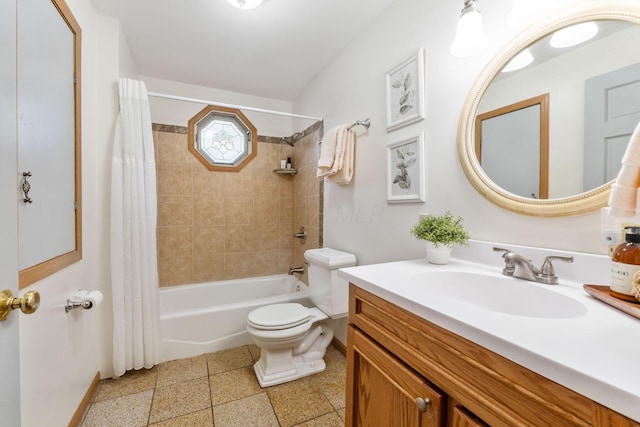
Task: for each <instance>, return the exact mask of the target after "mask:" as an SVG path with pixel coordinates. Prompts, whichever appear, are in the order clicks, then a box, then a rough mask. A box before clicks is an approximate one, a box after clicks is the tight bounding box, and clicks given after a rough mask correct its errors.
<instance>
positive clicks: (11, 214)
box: [0, 1, 20, 427]
mask: <svg viewBox="0 0 640 427" xmlns="http://www.w3.org/2000/svg"><path fill="white" fill-rule="evenodd" d="M15 3H16V2H13V1H0V58H2V60H0V290H3V289H10V290H11V291H12V292H13V295H14V296H16V295H17V294H18V227H17V224H18V218H17V207H18V206H17V198H18V177H17V175H18V169H17V164H16V155H17V153H16V149H17V147H16V63H15V58H16V4H15ZM19 320H20V316H19V314H18V313H15V312H14V313H11V314H10V315H9V317H8V318H7V319H6V320H4V321H0V343H1V344H0V366H2V381H1V384H2V385H1V386H0V414H1V416H2V421H0V424H2V425H3V426H7V427H15V426H19V425H20V347H19V336H18V322H19Z"/></svg>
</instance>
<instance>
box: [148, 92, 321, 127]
mask: <svg viewBox="0 0 640 427" xmlns="http://www.w3.org/2000/svg"><path fill="white" fill-rule="evenodd" d="M147 95H148V96H154V97H156V98H165V99H173V100H176V101H185V102H194V103H196V104H206V105H214V106H216V107H226V108H237V109H238V110H246V111H255V112H258V113H267V114H275V115H278V116H288V117H295V118H297V119H308V120H316V121H320V122H321V121H323V120H324V119H323V118H322V117H313V116H303V115H301V114H293V113H286V112H284V111H275V110H266V109H264V108H256V107H247V106H246V105H234V104H224V103H222V102H214V101H207V100H206V99H197V98H185V97H184V96H176V95H167V94H164V93H158V92H147Z"/></svg>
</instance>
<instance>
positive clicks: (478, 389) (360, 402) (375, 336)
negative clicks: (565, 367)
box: [346, 284, 640, 427]
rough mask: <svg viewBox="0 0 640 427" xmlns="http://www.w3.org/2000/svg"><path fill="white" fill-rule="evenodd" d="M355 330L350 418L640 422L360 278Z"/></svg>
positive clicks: (356, 422)
mask: <svg viewBox="0 0 640 427" xmlns="http://www.w3.org/2000/svg"><path fill="white" fill-rule="evenodd" d="M347 334H348V335H347V402H346V403H347V405H346V425H347V426H354V427H355V426H372V427H374V426H375V427H377V426H398V427H400V426H403V427H404V426H456V427H471V426H473V427H479V426H487V425H490V426H537V425H546V426H554V427H556V426H558V427H559V426H585V427H586V426H603V427H607V426H616V427H622V426H640V423H638V422H634V421H633V420H631V419H629V418H626V417H624V416H622V415H620V414H618V413H617V412H614V411H612V410H610V409H608V408H606V407H604V406H602V405H600V404H598V403H596V402H594V401H592V400H590V399H588V398H587V397H585V396H582V395H580V394H578V393H576V392H574V391H572V390H569V389H567V388H565V387H563V386H561V385H559V384H557V383H555V382H553V381H551V380H549V379H547V378H545V377H543V376H541V375H539V374H536V373H535V372H532V371H530V370H528V369H526V368H524V367H522V366H520V365H518V364H516V363H514V362H512V361H510V360H508V359H506V358H504V357H502V356H500V355H498V354H496V353H493V352H492V351H489V350H487V349H485V348H483V347H481V346H478V345H477V344H474V343H473V342H471V341H469V340H466V339H464V338H462V337H460V336H458V335H455V334H453V333H451V332H449V331H447V330H445V329H443V328H441V327H439V326H437V325H435V324H433V323H431V322H429V321H427V320H425V319H423V318H421V317H419V316H416V315H414V314H413V313H410V312H408V311H406V310H404V309H402V308H400V307H398V306H396V305H394V304H392V303H390V302H388V301H386V300H384V299H382V298H379V297H377V296H375V295H373V294H371V293H369V292H367V291H365V290H363V289H360V288H358V287H357V286H355V285H353V284H351V285H350V288H349V326H348V331H347ZM417 398H422V399H423V400H425V401H426V398H428V399H429V402H430V404H428V405H426V410H425V411H424V412H422V411H421V409H420V408H419V405H418V404H417V403H416V399H417ZM423 409H424V408H423Z"/></svg>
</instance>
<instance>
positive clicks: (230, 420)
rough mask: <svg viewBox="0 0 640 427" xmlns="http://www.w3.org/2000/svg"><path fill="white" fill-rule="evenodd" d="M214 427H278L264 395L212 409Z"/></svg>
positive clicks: (274, 415)
mask: <svg viewBox="0 0 640 427" xmlns="http://www.w3.org/2000/svg"><path fill="white" fill-rule="evenodd" d="M213 419H214V421H215V426H216V427H279V426H280V424H278V419H277V418H276V414H275V413H274V412H273V408H272V407H271V404H270V403H269V398H268V397H267V394H266V393H264V392H263V393H260V394H256V395H255V396H250V397H245V398H244V399H240V400H235V401H233V402H229V403H225V404H223V405H219V406H214V407H213Z"/></svg>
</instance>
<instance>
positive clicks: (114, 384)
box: [93, 367, 158, 402]
mask: <svg viewBox="0 0 640 427" xmlns="http://www.w3.org/2000/svg"><path fill="white" fill-rule="evenodd" d="M157 376H158V368H157V367H154V368H152V369H139V370H137V371H129V372H126V373H125V374H124V375H123V376H121V377H120V378H118V379H111V380H104V381H101V382H100V384H99V385H98V390H97V391H96V395H95V396H94V398H93V401H94V402H101V401H103V400H109V399H113V398H116V397H120V396H125V395H127V394H133V393H138V392H141V391H145V390H153V388H154V387H155V386H156V378H157Z"/></svg>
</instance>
